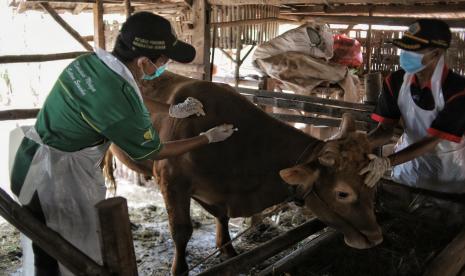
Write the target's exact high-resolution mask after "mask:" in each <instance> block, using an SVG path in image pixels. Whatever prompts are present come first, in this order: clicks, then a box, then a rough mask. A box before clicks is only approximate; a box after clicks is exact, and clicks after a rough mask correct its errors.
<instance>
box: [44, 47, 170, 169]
mask: <svg viewBox="0 0 465 276" xmlns="http://www.w3.org/2000/svg"><path fill="white" fill-rule="evenodd" d="M35 127H36V130H37V132H38V133H39V135H40V137H41V138H42V141H43V142H44V143H45V144H47V145H49V146H51V147H54V148H57V149H59V150H62V151H67V152H72V151H78V150H80V149H83V148H86V147H90V146H93V145H97V144H100V143H102V142H103V141H104V140H110V141H112V142H113V143H115V144H116V145H118V146H119V147H120V148H122V149H123V150H124V151H125V152H126V153H127V154H128V155H129V156H130V157H131V158H133V159H135V160H144V159H147V158H148V157H149V156H150V155H151V154H152V153H154V152H156V151H159V150H160V149H161V143H160V139H159V137H158V134H157V133H156V131H155V130H154V128H153V126H152V122H151V120H150V114H149V112H148V111H147V109H146V107H145V106H144V104H143V103H142V100H141V99H140V97H139V96H138V94H137V92H136V91H135V90H134V88H133V87H132V86H131V85H130V84H129V83H128V82H127V81H126V80H125V79H124V78H123V77H121V76H120V75H118V74H117V73H116V72H114V71H113V70H112V69H111V68H109V67H108V66H107V65H106V64H105V63H104V62H103V61H101V60H100V59H99V58H98V57H97V56H96V55H95V54H86V55H83V56H80V57H78V58H77V59H75V60H74V61H73V62H72V63H71V64H70V65H68V66H67V67H66V68H65V70H64V71H63V72H62V73H61V75H60V77H59V78H58V80H57V82H56V83H55V85H54V86H53V89H52V91H51V92H50V94H49V96H48V97H47V99H46V101H45V103H44V106H43V107H42V109H41V110H40V112H39V115H38V117H37V122H36V125H35Z"/></svg>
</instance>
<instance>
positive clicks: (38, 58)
mask: <svg viewBox="0 0 465 276" xmlns="http://www.w3.org/2000/svg"><path fill="white" fill-rule="evenodd" d="M87 53H90V52H69V53H58V54H48V55H9V56H0V64H2V63H20V62H44V61H53V60H62V59H73V58H76V57H78V56H80V55H84V54H87Z"/></svg>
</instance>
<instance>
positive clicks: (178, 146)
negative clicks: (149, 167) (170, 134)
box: [149, 135, 208, 160]
mask: <svg viewBox="0 0 465 276" xmlns="http://www.w3.org/2000/svg"><path fill="white" fill-rule="evenodd" d="M162 144H163V147H162V149H161V150H160V151H158V152H154V153H153V154H152V155H150V157H149V159H152V160H161V159H165V158H169V157H173V156H177V155H181V154H184V153H186V152H189V151H191V150H194V149H196V148H199V147H201V146H204V145H206V144H208V138H207V137H206V136H205V135H199V136H196V137H193V138H188V139H182V140H176V141H171V142H164V143H162Z"/></svg>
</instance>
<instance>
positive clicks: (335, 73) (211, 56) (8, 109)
mask: <svg viewBox="0 0 465 276" xmlns="http://www.w3.org/2000/svg"><path fill="white" fill-rule="evenodd" d="M4 1H5V2H6V3H5V5H4V8H5V9H8V11H9V12H10V13H9V14H7V15H8V16H11V17H14V16H18V17H19V16H22V15H28V14H40V17H41V18H45V19H47V20H49V21H51V22H53V24H55V25H57V26H59V28H61V29H62V31H64V34H66V35H65V36H66V37H63V39H65V40H67V41H68V42H70V43H71V44H74V46H73V47H64V48H65V49H63V50H58V51H56V52H48V51H46V52H37V51H35V50H34V47H35V46H34V45H29V48H28V49H30V50H31V52H30V53H21V54H18V52H15V50H14V49H13V50H10V49H6V48H5V50H2V46H1V41H2V39H3V41H7V40H14V39H16V36H10V38H8V37H2V38H1V39H0V74H1V76H2V79H0V83H1V85H0V89H1V90H0V93H1V94H0V104H1V106H0V123H2V125H3V127H2V128H4V129H5V134H4V136H5V137H7V138H8V135H9V134H8V133H9V130H10V129H11V128H12V127H13V126H21V125H25V124H31V123H34V118H35V117H36V115H37V113H38V111H39V110H40V107H41V104H42V103H43V100H44V98H45V97H46V95H47V93H48V92H47V91H37V88H33V87H32V85H29V87H27V86H26V87H24V86H18V87H19V88H18V87H17V88H15V82H16V83H19V82H21V81H25V82H28V83H33V82H34V81H35V80H32V81H31V80H24V79H20V76H18V73H19V72H24V74H25V75H26V77H28V76H29V73H27V72H28V70H29V69H30V67H28V66H30V65H32V66H38V67H37V68H39V69H34V70H35V71H33V72H32V74H39V75H41V77H42V78H43V79H54V78H55V77H56V75H55V76H45V74H47V73H48V72H47V69H44V68H47V67H45V64H56V67H57V68H58V70H59V71H58V73H59V72H60V71H61V70H63V68H64V67H65V66H66V65H67V64H68V63H69V62H70V61H71V60H72V59H74V58H76V57H78V56H81V55H83V54H86V53H89V52H92V51H94V49H95V48H102V49H105V50H107V51H111V50H112V49H113V45H114V43H115V39H116V37H117V35H118V32H119V30H120V27H121V24H122V23H123V22H124V20H125V18H127V17H129V16H130V15H131V14H133V13H136V12H139V11H149V12H153V13H155V14H158V15H161V16H163V17H165V18H167V19H169V20H170V22H171V24H172V26H173V27H174V32H175V33H176V34H177V36H178V39H180V40H183V41H185V42H187V43H190V44H192V45H193V46H194V47H195V49H196V56H195V59H194V60H193V61H192V62H191V63H189V64H181V63H175V62H173V63H170V64H169V66H168V70H169V71H170V72H173V73H176V74H179V75H182V76H186V77H189V78H193V79H197V80H204V81H212V82H218V83H225V84H228V85H230V86H231V87H233V88H234V89H235V90H236V91H237V93H239V94H241V95H242V96H243V97H245V98H247V99H248V100H249V101H251V102H252V103H254V104H255V105H256V106H257V107H259V108H260V109H262V110H263V111H265V112H266V113H268V115H270V116H272V117H274V118H276V119H279V120H281V121H284V122H286V123H288V124H290V125H292V126H294V127H296V128H298V129H300V130H302V131H304V132H306V133H308V134H310V135H312V136H314V137H316V138H318V139H321V140H326V139H329V138H330V137H332V136H333V135H335V134H336V133H337V132H338V126H339V123H340V121H341V118H342V116H343V114H344V113H350V114H352V116H353V117H354V118H355V120H356V127H357V130H358V131H359V132H369V131H371V130H372V129H374V128H375V127H376V125H377V123H376V122H375V121H373V120H372V119H371V117H370V115H371V113H372V112H373V110H374V108H375V104H376V102H377V99H378V96H379V93H380V91H381V89H382V82H383V79H384V78H385V77H386V76H388V75H389V74H390V73H392V72H394V71H396V70H398V69H399V68H400V67H399V54H400V51H399V49H398V48H396V47H395V46H394V45H392V44H391V41H392V40H393V39H396V38H400V37H401V36H402V34H403V33H404V32H405V31H406V30H407V28H408V26H410V25H411V24H412V22H414V21H415V20H416V19H417V18H440V19H442V20H443V21H445V22H447V24H448V25H449V26H450V28H451V31H452V42H451V45H450V47H449V49H448V50H447V56H446V60H447V64H448V66H449V68H450V69H452V70H453V71H454V72H456V73H458V74H461V75H464V74H465V1H434V0H429V1H426V0H393V1H382V0H375V1H364V0H349V1H342V0H288V1H283V0H236V1H232V0H95V1H94V0H49V1H43V0H4ZM2 9H3V6H2ZM5 14H6V13H5ZM83 15H84V17H82V16H83ZM71 18H78V19H77V20H71ZM79 20H80V21H81V22H80V23H79V24H86V25H87V26H90V30H91V33H80V32H79V31H77V30H76V28H75V27H74V26H73V25H78V24H77V22H78V21H79ZM83 20H87V21H85V22H84V23H83V22H82V21H83ZM67 21H68V22H67ZM70 22H72V23H70ZM3 28H6V29H12V30H16V31H15V32H18V33H19V36H21V29H18V26H14V25H12V26H8V25H7V26H4V27H3ZM15 28H16V29H15ZM87 30H89V28H87ZM0 34H2V33H0ZM3 34H5V32H4V33H3ZM6 34H8V33H6ZM24 34H25V32H24V31H23V35H24ZM62 34H63V33H62ZM302 34H304V36H305V37H306V39H308V42H310V43H308V42H307V41H306V40H305V41H303V42H302V41H301V40H300V41H299V39H301V37H302ZM49 35H50V38H49V37H48V36H49ZM49 35H48V34H47V30H42V33H41V36H42V39H44V40H51V41H53V39H55V38H54V35H53V34H49ZM307 35H308V37H307ZM283 38H284V41H285V42H284V44H283V42H282V41H280V40H279V39H283ZM293 39H295V41H293ZM315 41H317V43H315V44H312V43H314V42H315ZM321 41H323V42H325V43H321ZM13 42H14V41H13ZM18 43H19V42H18ZM60 43H62V42H61V40H60V41H57V43H56V44H58V45H57V48H58V49H59V48H60V47H59V45H60ZM306 43H307V44H306ZM67 49H71V50H67ZM309 49H311V50H310V53H308V52H307V51H308V50H309ZM289 53H291V54H289ZM272 55H276V56H277V58H275V59H273V58H272V57H270V56H272ZM304 56H311V57H310V58H304ZM302 60H305V61H308V62H304V61H302ZM41 64H44V67H43V68H42V69H41ZM21 66H24V67H21ZM34 68H36V67H34ZM322 68H324V69H322ZM31 70H32V69H31ZM8 72H9V73H8ZM15 73H16V76H13V75H12V74H15ZM42 74H44V76H42ZM15 78H16V80H15ZM34 78H40V77H37V76H34ZM51 84H53V83H51ZM51 84H49V86H48V89H50V88H51V86H50V85H51ZM45 87H47V85H45ZM23 89H27V90H28V91H24V90H23ZM39 89H41V88H39ZM18 90H22V91H18ZM25 94H27V96H31V95H32V97H33V100H27V104H24V102H23V104H15V103H18V102H20V101H21V99H22V98H24V97H26V96H25ZM39 94H40V95H39ZM7 130H8V131H7ZM402 131H403V130H402V129H401V128H400V127H399V128H397V129H396V136H395V137H394V138H393V139H392V143H391V144H389V145H388V146H385V147H383V148H380V149H378V153H380V154H383V155H388V154H390V153H392V151H393V146H394V144H395V143H396V141H397V139H398V138H399V136H400V135H401V134H402ZM7 138H5V139H7ZM5 143H7V144H6V145H5V148H4V150H5V152H8V140H5ZM7 155H8V154H5V158H7V157H8V156H7ZM7 163H8V161H7V159H5V161H2V162H0V165H2V166H3V167H5V168H2V170H1V171H2V173H3V174H5V177H3V178H2V184H1V188H2V189H3V190H5V191H6V190H7V189H8V184H6V183H8V182H9V179H8V172H7V167H8V166H7ZM116 166H117V167H116V170H115V175H116V177H117V180H118V183H119V184H118V187H117V189H116V191H115V194H109V197H110V198H111V197H113V196H114V195H116V196H122V197H125V198H127V203H126V202H125V201H124V202H117V203H116V202H113V203H109V204H108V205H106V206H105V207H104V208H111V207H115V206H116V205H117V206H118V208H119V209H118V210H120V212H121V213H118V217H117V218H115V217H112V219H113V220H114V221H113V222H114V223H117V222H118V220H120V219H124V220H128V221H129V223H128V226H129V228H127V227H119V226H118V227H116V228H118V234H119V235H120V236H118V237H121V236H124V238H123V239H122V240H124V241H123V242H122V243H123V245H122V246H120V247H119V249H114V250H115V251H118V252H117V253H115V254H119V255H116V257H115V256H110V257H109V258H110V259H111V258H114V259H113V263H111V261H109V263H106V264H105V265H104V266H99V265H95V264H89V263H88V262H87V261H86V260H85V256H84V257H82V256H81V255H79V254H78V253H75V252H74V251H73V250H72V249H70V251H68V250H65V251H63V252H64V253H63V254H65V253H66V254H67V255H66V254H65V255H66V257H65V258H66V259H67V260H68V262H67V264H69V265H70V266H71V267H73V266H74V267H79V268H77V271H80V272H81V273H84V274H82V275H109V274H105V273H108V272H115V271H116V272H117V275H169V274H170V266H171V259H172V256H173V254H174V253H173V252H174V251H173V246H174V245H173V240H172V239H171V236H170V233H169V231H168V222H167V220H168V218H167V212H166V210H165V205H164V203H163V198H162V196H161V195H160V191H159V190H158V187H157V183H156V181H155V179H153V178H150V179H149V178H144V177H143V176H142V175H139V174H137V173H135V172H132V171H131V170H129V169H128V168H125V167H124V166H123V165H122V164H121V163H117V165H116ZM379 185H382V186H385V187H387V188H386V189H379V191H380V192H378V193H377V195H376V204H375V209H376V215H377V220H378V222H379V223H380V224H381V226H382V229H383V234H384V242H383V243H382V244H381V245H379V246H376V247H374V248H371V249H364V250H357V249H353V248H350V247H348V246H346V245H345V244H344V241H343V237H342V235H340V234H339V233H338V232H336V231H334V230H332V229H331V228H329V227H326V225H323V224H322V223H321V222H320V221H318V220H317V219H316V218H315V217H314V215H313V214H312V213H311V212H302V209H300V208H299V207H298V206H296V205H295V204H294V203H287V202H286V203H283V204H281V205H276V206H274V207H272V208H269V209H266V210H265V211H264V212H263V213H262V214H261V215H260V216H257V217H253V218H237V219H233V220H231V221H230V231H231V234H232V237H233V243H234V244H235V247H236V249H237V250H238V251H239V253H240V255H239V256H237V257H234V258H233V259H230V260H227V261H226V260H222V259H221V258H220V257H219V256H218V250H217V249H216V248H215V236H214V235H215V220H214V218H213V216H211V215H210V214H209V213H207V212H206V211H205V210H203V209H202V207H201V206H200V205H198V204H197V203H195V201H192V210H191V217H192V220H193V225H194V234H193V238H192V239H191V241H190V243H189V245H188V252H189V255H188V257H187V260H188V263H189V266H190V271H189V272H186V274H185V275H188V274H190V275H197V274H198V275H465V258H464V256H465V249H464V248H465V223H464V220H465V204H464V202H465V198H464V196H463V195H448V194H441V193H436V192H425V191H423V190H415V189H410V188H406V187H404V186H399V185H396V184H395V183H393V182H392V181H390V180H389V179H383V180H382V181H381V183H380V184H379ZM464 185H465V184H464ZM381 190H383V192H381ZM5 191H1V194H0V215H1V216H2V217H4V220H3V221H0V234H1V235H0V236H1V244H2V248H1V249H0V275H23V274H21V273H23V272H24V270H23V269H22V268H21V266H22V265H23V262H22V257H23V256H24V255H25V254H26V253H25V252H23V251H22V249H21V243H22V242H23V241H22V240H21V238H20V235H19V232H22V233H24V234H25V235H26V236H28V237H29V238H31V239H32V240H34V241H37V240H43V241H45V242H47V241H48V240H47V239H49V240H50V239H51V240H54V237H55V236H53V234H50V233H47V232H46V229H45V230H44V229H42V228H40V227H38V226H37V225H35V224H34V223H33V222H30V221H29V217H28V215H27V214H24V213H23V211H24V210H22V209H21V207H20V206H19V205H17V203H16V202H15V201H14V200H12V199H11V198H12V197H13V196H12V194H11V193H8V191H6V192H5ZM111 204H114V205H113V206H110V205H111ZM126 204H127V205H129V217H128V211H127V207H126ZM115 208H116V207H115ZM105 210H107V211H108V210H110V209H105ZM125 210H126V211H125ZM102 212H103V211H102ZM108 212H110V211H108ZM108 217H110V216H109V215H108V214H107V217H106V218H108ZM0 219H1V217H0ZM110 220H111V219H110V218H108V221H110ZM117 224H118V223H117ZM108 228H109V229H112V226H109V227H108ZM119 228H122V229H119ZM109 229H107V230H108V231H110V230H109ZM128 229H129V230H128ZM102 231H103V230H102ZM128 231H129V234H128ZM37 233H39V234H37ZM131 233H132V234H131ZM42 234H43V235H42ZM51 235H52V236H51ZM108 235H109V236H113V238H115V239H117V238H118V237H116V236H115V234H108ZM54 246H56V247H51V248H52V250H53V249H54V248H61V247H62V246H63V245H62V243H61V241H58V242H57V244H56V245H54ZM134 248H135V250H134ZM127 252H129V253H127ZM131 252H132V253H131ZM115 258H116V259H115ZM115 260H116V261H115ZM116 263H118V264H116ZM121 263H123V264H121ZM84 264H85V265H84ZM112 265H114V267H111V266H112ZM109 267H110V268H109ZM112 269H113V270H112ZM83 271H84V272H83ZM90 271H92V273H95V274H86V273H90Z"/></svg>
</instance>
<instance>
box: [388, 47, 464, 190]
mask: <svg viewBox="0 0 465 276" xmlns="http://www.w3.org/2000/svg"><path fill="white" fill-rule="evenodd" d="M443 67H444V56H443V57H442V58H441V59H440V60H439V62H438V64H437V65H436V68H435V70H434V73H433V76H432V78H431V91H432V94H433V98H434V102H435V107H434V109H433V110H424V109H422V108H420V107H418V106H417V105H416V104H415V102H414V101H413V99H412V96H411V94H410V83H411V81H412V78H413V77H414V74H409V73H405V75H404V82H403V84H402V87H401V89H400V92H399V98H398V100H397V103H398V105H399V109H400V112H401V113H402V119H403V121H404V125H405V130H404V134H403V135H402V137H401V138H400V140H399V142H398V143H397V145H396V148H395V151H396V152H398V151H400V150H402V149H404V148H406V147H407V146H409V145H411V144H413V143H415V142H417V141H419V140H421V139H422V138H424V137H426V136H427V135H428V133H427V129H428V128H429V127H430V126H431V123H432V122H433V120H434V119H435V118H436V117H437V115H438V113H439V112H440V111H441V110H442V109H443V108H444V97H443V94H442V88H441V77H442V71H443ZM392 178H393V180H394V181H396V182H398V183H402V184H405V185H408V186H411V187H416V188H422V189H428V190H433V191H438V192H445V193H465V139H462V141H461V142H460V143H455V142H450V141H446V140H441V142H439V143H438V145H437V146H436V148H435V150H434V151H433V152H429V153H426V154H424V155H422V156H420V157H417V158H415V159H413V160H411V161H409V162H406V163H403V164H400V165H397V166H394V167H393V169H392Z"/></svg>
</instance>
